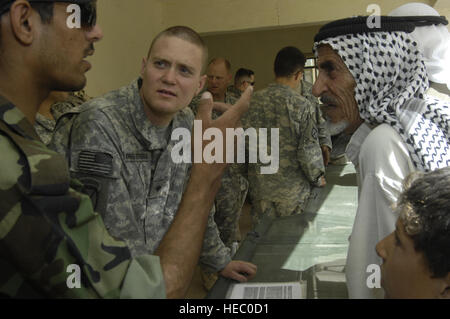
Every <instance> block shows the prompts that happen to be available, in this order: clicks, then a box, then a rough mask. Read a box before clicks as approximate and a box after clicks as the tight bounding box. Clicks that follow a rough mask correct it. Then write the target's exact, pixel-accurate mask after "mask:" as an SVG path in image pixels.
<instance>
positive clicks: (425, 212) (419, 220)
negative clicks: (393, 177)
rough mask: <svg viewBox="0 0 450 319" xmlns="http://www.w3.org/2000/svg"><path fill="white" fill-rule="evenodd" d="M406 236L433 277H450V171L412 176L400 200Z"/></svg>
mask: <svg viewBox="0 0 450 319" xmlns="http://www.w3.org/2000/svg"><path fill="white" fill-rule="evenodd" d="M398 205H399V206H401V215H400V218H402V221H403V224H404V226H405V230H406V233H407V234H408V235H409V236H410V237H411V238H412V239H413V241H414V246H415V249H416V250H417V251H420V252H423V254H424V255H425V258H426V261H427V263H428V266H429V268H430V271H431V273H432V274H433V276H434V277H437V278H441V277H444V276H447V275H448V274H449V273H450V258H449V254H450V167H446V168H442V169H438V170H435V171H432V172H428V173H415V174H412V175H411V176H410V177H409V179H407V181H406V190H405V191H404V192H403V193H402V195H401V196H400V198H399V203H398Z"/></svg>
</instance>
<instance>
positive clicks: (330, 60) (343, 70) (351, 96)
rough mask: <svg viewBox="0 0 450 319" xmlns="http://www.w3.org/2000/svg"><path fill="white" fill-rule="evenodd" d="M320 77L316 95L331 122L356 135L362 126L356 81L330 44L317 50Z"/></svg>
mask: <svg viewBox="0 0 450 319" xmlns="http://www.w3.org/2000/svg"><path fill="white" fill-rule="evenodd" d="M317 64H318V66H319V72H320V73H319V77H318V78H317V80H316V83H315V84H314V86H313V94H314V95H315V96H316V97H320V99H321V101H322V103H323V111H324V112H325V114H326V115H327V116H328V117H329V118H330V120H331V122H332V123H339V122H345V123H347V128H346V132H347V133H352V132H354V131H355V130H356V129H357V128H358V126H359V125H360V124H361V123H362V120H361V118H360V116H359V110H358V106H357V104H356V100H355V87H356V82H355V80H354V79H353V76H352V74H351V73H350V71H349V70H348V69H347V66H346V65H345V63H344V62H343V61H342V59H341V57H340V56H339V55H338V54H337V53H336V52H335V51H334V50H333V49H332V48H331V46H329V45H322V46H320V47H319V48H318V63H317Z"/></svg>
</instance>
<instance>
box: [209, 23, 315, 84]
mask: <svg viewBox="0 0 450 319" xmlns="http://www.w3.org/2000/svg"><path fill="white" fill-rule="evenodd" d="M319 28H320V26H310V27H303V28H283V29H280V30H271V31H256V32H243V33H234V34H225V35H215V36H206V37H205V41H206V43H207V45H208V48H209V53H210V58H212V57H216V56H224V57H226V58H227V59H229V60H230V62H231V67H232V72H233V74H234V73H235V71H236V70H237V69H238V68H240V67H245V68H250V69H252V70H253V71H255V73H256V87H255V88H256V89H261V88H264V87H265V86H267V84H269V83H270V82H271V81H272V80H273V61H274V59H275V56H276V54H277V52H278V51H279V50H280V49H281V48H283V47H285V46H296V47H298V48H299V49H300V50H302V51H303V52H304V53H305V54H308V53H312V45H313V39H314V35H315V34H316V33H317V31H318V30H319Z"/></svg>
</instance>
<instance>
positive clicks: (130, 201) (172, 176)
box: [50, 79, 231, 271]
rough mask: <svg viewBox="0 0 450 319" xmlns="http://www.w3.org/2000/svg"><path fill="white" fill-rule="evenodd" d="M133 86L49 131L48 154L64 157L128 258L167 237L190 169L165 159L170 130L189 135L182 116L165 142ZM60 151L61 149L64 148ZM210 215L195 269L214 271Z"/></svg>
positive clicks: (223, 258)
mask: <svg viewBox="0 0 450 319" xmlns="http://www.w3.org/2000/svg"><path fill="white" fill-rule="evenodd" d="M140 85H141V80H140V79H139V80H136V81H134V82H133V83H132V84H131V85H129V86H125V87H123V88H120V89H118V90H115V91H112V92H110V93H108V94H106V95H104V96H103V97H100V98H96V99H93V100H91V101H89V102H87V103H85V104H84V105H83V106H82V108H80V109H78V110H74V112H75V111H77V112H78V114H71V113H67V114H65V115H64V116H63V117H61V119H60V121H59V122H58V124H57V128H56V131H55V134H54V136H53V140H52V143H51V144H50V147H51V148H53V149H54V150H56V151H57V152H59V153H62V154H65V155H66V156H67V160H68V162H69V166H70V170H71V173H72V175H73V176H74V177H76V178H77V179H79V180H81V181H82V182H83V183H84V184H85V185H87V186H88V187H89V193H90V196H91V198H92V201H93V202H94V204H95V205H96V206H95V209H96V210H97V211H98V212H99V213H100V214H101V215H102V217H103V219H104V221H105V224H106V227H107V228H108V229H109V231H110V232H111V234H112V235H113V236H115V237H118V238H122V239H123V240H125V241H126V242H127V244H128V246H129V247H130V249H131V252H132V255H133V256H139V255H141V254H145V253H153V252H154V251H155V250H156V249H157V248H158V246H159V244H160V242H161V240H162V239H163V237H164V235H165V234H166V232H167V231H168V229H169V227H170V225H171V224H172V221H173V220H174V218H175V215H176V213H177V211H178V206H179V204H180V202H181V198H182V195H183V192H184V189H185V186H186V185H187V181H188V179H189V172H190V168H191V164H186V163H180V164H176V163H174V161H173V160H172V158H171V152H172V149H173V147H174V146H175V145H176V144H177V143H178V142H179V141H178V140H174V141H172V140H171V138H170V137H171V135H172V134H171V133H172V131H173V130H175V129H176V128H186V129H188V130H189V131H190V130H191V129H192V125H193V120H194V116H193V114H192V111H191V110H190V109H189V108H185V109H183V110H181V111H179V112H178V113H177V115H176V116H175V117H174V118H173V120H172V122H171V124H170V127H169V130H168V132H167V134H166V135H165V136H161V134H160V133H159V132H158V129H157V128H156V127H155V126H154V125H152V124H151V123H150V121H149V120H148V118H147V117H146V115H145V111H144V105H143V103H142V100H141V97H140V94H139V87H140ZM66 145H68V146H67V147H66ZM230 260H231V258H230V251H229V249H228V248H227V247H225V245H224V244H223V242H222V241H221V240H220V237H219V233H218V230H217V225H216V224H215V222H214V216H213V213H211V215H210V217H209V220H208V226H207V229H206V233H205V238H204V241H203V251H202V254H201V256H200V261H201V262H202V263H203V264H204V265H206V266H209V267H210V268H212V270H214V271H218V270H222V269H223V268H224V267H225V266H226V265H227V264H228V263H229V262H230Z"/></svg>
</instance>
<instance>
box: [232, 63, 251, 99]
mask: <svg viewBox="0 0 450 319" xmlns="http://www.w3.org/2000/svg"><path fill="white" fill-rule="evenodd" d="M249 85H252V86H254V85H255V73H254V72H253V71H252V70H249V69H244V68H240V69H239V70H237V71H236V74H235V75H234V85H230V86H229V87H228V88H227V92H226V95H227V96H232V97H233V98H235V99H236V100H237V99H239V98H240V97H241V94H242V92H244V91H245V90H246V89H247V87H248V86H249Z"/></svg>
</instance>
